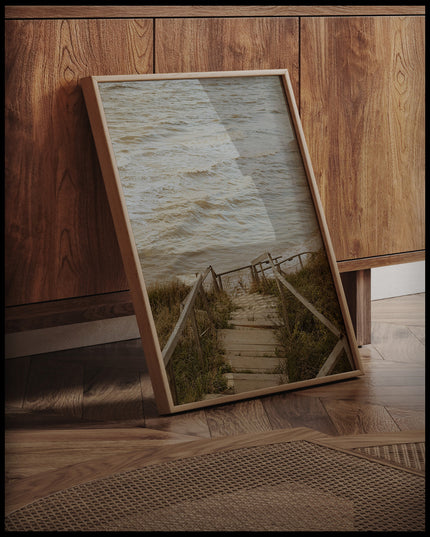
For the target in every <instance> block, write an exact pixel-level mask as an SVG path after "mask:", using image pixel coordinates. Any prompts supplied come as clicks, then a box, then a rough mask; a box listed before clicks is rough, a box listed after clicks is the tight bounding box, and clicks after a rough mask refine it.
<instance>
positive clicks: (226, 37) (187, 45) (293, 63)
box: [155, 17, 299, 97]
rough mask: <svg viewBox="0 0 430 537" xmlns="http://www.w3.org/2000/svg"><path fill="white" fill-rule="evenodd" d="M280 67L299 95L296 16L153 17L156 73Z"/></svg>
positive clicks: (297, 26)
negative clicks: (154, 19) (285, 70)
mask: <svg viewBox="0 0 430 537" xmlns="http://www.w3.org/2000/svg"><path fill="white" fill-rule="evenodd" d="M285 68H287V69H288V70H289V72H290V76H291V79H292V84H293V89H294V91H295V94H296V96H297V97H298V96H299V92H298V89H299V19H298V18H297V17H288V18H286V17H271V18H267V17H253V18H241V17H239V18H232V19H229V18H218V17H215V18H174V19H171V18H166V19H158V20H156V23H155V72H156V73H169V72H171V73H172V72H173V73H176V72H183V73H186V72H193V71H194V72H200V71H237V70H252V69H285Z"/></svg>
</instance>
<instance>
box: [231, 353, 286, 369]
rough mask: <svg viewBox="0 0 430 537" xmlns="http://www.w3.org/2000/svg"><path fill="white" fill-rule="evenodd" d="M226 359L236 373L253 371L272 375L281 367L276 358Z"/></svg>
mask: <svg viewBox="0 0 430 537" xmlns="http://www.w3.org/2000/svg"><path fill="white" fill-rule="evenodd" d="M226 359H227V361H228V363H229V364H230V365H231V367H232V368H233V369H234V370H235V372H240V371H249V370H250V371H253V372H255V373H271V372H273V370H274V369H275V367H277V366H278V365H279V358H276V357H274V356H234V355H231V354H230V355H227V356H226Z"/></svg>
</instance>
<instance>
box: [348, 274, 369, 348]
mask: <svg viewBox="0 0 430 537" xmlns="http://www.w3.org/2000/svg"><path fill="white" fill-rule="evenodd" d="M341 279H342V285H343V288H344V291H345V296H346V300H347V302H348V308H349V312H350V315H351V321H352V325H353V327H354V331H355V336H356V338H357V345H359V346H362V345H368V344H369V343H371V331H372V327H371V302H370V301H371V274H370V269H365V270H357V271H354V272H343V273H342V274H341Z"/></svg>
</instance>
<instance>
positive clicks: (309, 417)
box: [262, 393, 337, 434]
mask: <svg viewBox="0 0 430 537" xmlns="http://www.w3.org/2000/svg"><path fill="white" fill-rule="evenodd" d="M262 403H263V407H264V410H265V411H266V413H267V416H268V418H269V421H270V424H271V426H272V428H273V429H288V428H290V427H297V426H299V427H301V426H302V424H303V415H306V424H307V427H309V428H311V429H314V430H316V431H320V432H322V433H324V434H337V432H336V428H335V427H334V425H333V423H332V421H331V419H330V417H329V415H328V414H327V411H326V410H325V408H324V406H323V405H322V403H321V401H320V400H319V399H318V397H301V396H300V395H298V394H293V393H285V394H279V395H274V396H272V397H265V398H263V399H262ZM298 423H299V424H300V425H297V424H298Z"/></svg>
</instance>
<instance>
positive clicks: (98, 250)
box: [5, 19, 153, 305]
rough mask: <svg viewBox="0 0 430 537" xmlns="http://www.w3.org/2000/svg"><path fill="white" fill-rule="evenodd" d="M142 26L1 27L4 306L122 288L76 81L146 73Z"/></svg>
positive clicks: (147, 36) (148, 38)
mask: <svg viewBox="0 0 430 537" xmlns="http://www.w3.org/2000/svg"><path fill="white" fill-rule="evenodd" d="M152 58H153V52H152V21H150V20H146V19H143V20H125V19H124V20H101V19H92V20H83V19H81V20H25V21H24V20H7V21H6V22H5V74H6V79H5V82H6V86H5V87H6V95H5V97H6V99H5V105H6V107H5V110H6V116H5V119H6V127H5V128H6V131H5V132H6V142H5V156H6V178H5V180H6V185H5V195H6V199H5V208H6V214H5V232H6V304H7V305H18V304H25V303H31V302H40V301H48V300H54V299H60V298H65V297H76V296H84V295H91V294H97V293H103V292H109V291H117V290H121V289H127V287H128V286H127V281H126V278H125V274H124V270H123V266H122V261H121V256H120V252H119V248H118V244H117V241H116V236H115V231H114V229H113V224H112V220H111V215H110V210H109V207H108V203H107V199H106V194H105V191H104V186H103V181H102V178H101V174H100V171H99V164H98V161H97V157H96V153H95V148H94V144H93V140H92V137H91V129H90V126H89V121H88V119H87V112H86V109H85V105H84V101H83V97H82V92H81V89H80V87H79V85H78V82H79V79H80V78H81V77H84V76H89V75H107V74H118V73H121V74H134V73H145V72H151V71H152Z"/></svg>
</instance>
